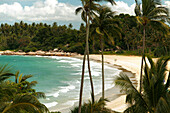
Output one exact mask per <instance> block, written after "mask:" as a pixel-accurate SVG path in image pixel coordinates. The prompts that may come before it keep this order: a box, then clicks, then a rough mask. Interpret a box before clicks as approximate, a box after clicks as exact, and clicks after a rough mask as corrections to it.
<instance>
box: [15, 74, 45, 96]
mask: <svg viewBox="0 0 170 113" xmlns="http://www.w3.org/2000/svg"><path fill="white" fill-rule="evenodd" d="M22 75H23V74H20V75H19V71H17V72H16V74H15V83H16V85H17V86H18V87H19V89H18V93H22V94H31V95H34V96H36V97H37V98H45V94H44V93H43V92H36V91H35V89H33V88H32V87H33V86H36V84H37V81H31V82H29V81H27V79H29V78H31V77H33V75H24V76H22Z"/></svg>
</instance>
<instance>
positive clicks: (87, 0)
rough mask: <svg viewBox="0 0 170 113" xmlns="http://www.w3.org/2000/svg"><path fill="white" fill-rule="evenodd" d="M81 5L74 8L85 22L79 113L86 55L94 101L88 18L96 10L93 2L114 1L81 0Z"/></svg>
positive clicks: (112, 1)
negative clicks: (84, 47) (84, 46)
mask: <svg viewBox="0 0 170 113" xmlns="http://www.w3.org/2000/svg"><path fill="white" fill-rule="evenodd" d="M81 1H82V5H83V7H79V8H77V9H76V14H78V13H79V12H80V11H82V14H81V17H82V19H83V20H84V21H85V23H86V49H85V52H84V58H83V66H82V78H81V86H80V99H79V113H81V101H82V92H83V83H84V69H85V59H86V55H87V60H88V70H89V77H90V83H91V89H92V101H93V102H94V88H93V85H92V84H93V82H92V77H91V71H90V61H89V44H88V40H89V29H90V19H91V18H92V16H91V15H92V14H93V10H96V8H97V4H96V3H94V2H101V1H107V2H110V3H111V4H113V3H115V2H114V0H81Z"/></svg>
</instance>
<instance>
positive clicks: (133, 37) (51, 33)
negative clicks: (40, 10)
mask: <svg viewBox="0 0 170 113" xmlns="http://www.w3.org/2000/svg"><path fill="white" fill-rule="evenodd" d="M100 21H103V23H102V25H99V24H98V23H97V21H95V20H94V21H93V23H91V24H90V35H89V52H90V53H99V50H101V47H100V38H99V37H100V36H99V35H98V34H97V32H96V29H95V27H97V26H103V28H105V29H106V28H107V30H109V31H108V34H109V35H110V38H111V39H112V40H110V39H109V38H105V40H103V41H104V53H110V54H112V53H118V54H124V53H125V54H126V53H129V54H135V55H141V54H142V38H141V37H142V32H143V31H142V26H141V25H139V24H138V22H137V19H136V17H135V16H130V15H128V14H119V15H112V17H111V18H110V19H106V20H104V19H103V20H100ZM113 22H114V26H115V27H117V28H118V29H117V30H118V31H119V32H120V33H119V34H115V33H118V31H116V32H115V28H113V27H111V26H113V25H111V24H112V23H113ZM109 25H110V26H109ZM85 37H86V26H85V25H84V24H83V23H82V24H81V25H80V28H79V29H73V25H72V24H69V25H68V26H66V25H62V26H61V25H57V22H54V23H53V25H47V24H46V23H34V22H33V23H32V24H27V23H24V22H23V21H21V22H20V23H17V22H15V23H14V25H9V24H7V23H5V24H1V26H0V50H23V51H25V52H29V51H37V50H44V51H49V50H53V49H54V48H59V49H62V50H64V51H66V52H77V53H80V54H83V53H84V50H85ZM169 37H170V34H166V33H164V30H162V29H154V28H153V27H151V26H149V27H148V28H147V31H146V53H150V54H152V55H153V56H156V57H158V56H166V55H170V44H169V43H170V38H169ZM107 51H109V52H107Z"/></svg>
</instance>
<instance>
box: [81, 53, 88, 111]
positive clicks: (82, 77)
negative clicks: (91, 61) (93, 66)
mask: <svg viewBox="0 0 170 113" xmlns="http://www.w3.org/2000/svg"><path fill="white" fill-rule="evenodd" d="M86 53H87V52H86V50H85V52H84V58H83V66H82V76H81V86H80V97H79V113H81V103H82V96H83V84H84V70H85V60H86Z"/></svg>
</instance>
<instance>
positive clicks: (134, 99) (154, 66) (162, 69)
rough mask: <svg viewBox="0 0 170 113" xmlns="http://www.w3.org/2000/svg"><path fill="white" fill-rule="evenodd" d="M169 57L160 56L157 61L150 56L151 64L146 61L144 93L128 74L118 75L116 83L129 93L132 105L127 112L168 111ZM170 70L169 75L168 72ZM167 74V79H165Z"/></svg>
mask: <svg viewBox="0 0 170 113" xmlns="http://www.w3.org/2000/svg"><path fill="white" fill-rule="evenodd" d="M169 60H170V57H169V58H160V59H158V60H157V62H156V63H154V61H153V60H152V59H151V57H148V61H149V65H150V68H149V66H148V64H147V63H146V60H145V59H144V61H145V68H144V79H143V81H142V85H143V91H142V94H141V93H140V92H138V90H137V89H136V87H135V86H134V85H133V83H132V82H131V81H130V79H129V78H128V76H127V75H125V74H121V75H120V77H117V78H116V80H115V84H116V85H119V86H121V88H122V91H123V92H124V93H125V94H126V95H127V96H126V102H127V103H129V104H130V107H129V108H127V109H126V110H125V112H126V113H131V112H135V113H168V112H169V110H170V108H169V106H170V90H169V89H168V88H169V87H170V71H169V70H167V67H166V66H167V63H168V61H169ZM167 71H169V75H167V74H166V72H167ZM165 76H167V78H168V79H167V80H166V79H165V78H166V77H165Z"/></svg>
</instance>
